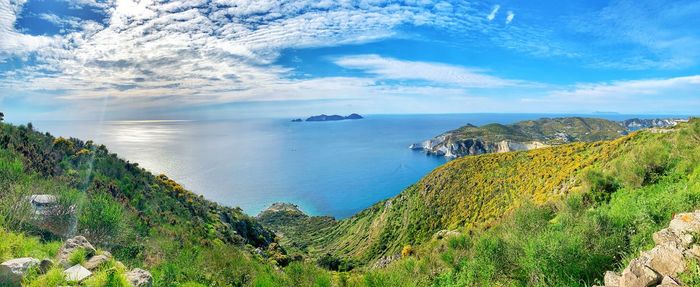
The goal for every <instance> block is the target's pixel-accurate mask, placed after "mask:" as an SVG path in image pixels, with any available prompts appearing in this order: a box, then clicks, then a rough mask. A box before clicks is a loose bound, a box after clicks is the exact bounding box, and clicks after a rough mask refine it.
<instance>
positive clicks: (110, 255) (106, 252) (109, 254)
mask: <svg viewBox="0 0 700 287" xmlns="http://www.w3.org/2000/svg"><path fill="white" fill-rule="evenodd" d="M102 255H104V256H107V258H112V253H109V251H102Z"/></svg>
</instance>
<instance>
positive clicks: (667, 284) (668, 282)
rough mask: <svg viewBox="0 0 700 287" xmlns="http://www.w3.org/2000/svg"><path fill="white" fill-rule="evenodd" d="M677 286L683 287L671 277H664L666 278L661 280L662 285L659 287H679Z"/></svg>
mask: <svg viewBox="0 0 700 287" xmlns="http://www.w3.org/2000/svg"><path fill="white" fill-rule="evenodd" d="M677 286H681V284H678V282H676V280H674V279H673V278H671V277H668V276H664V278H663V279H661V284H659V286H658V287H677Z"/></svg>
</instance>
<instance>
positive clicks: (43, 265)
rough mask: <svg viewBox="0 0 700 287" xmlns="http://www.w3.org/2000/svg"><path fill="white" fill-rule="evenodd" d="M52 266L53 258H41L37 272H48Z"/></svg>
mask: <svg viewBox="0 0 700 287" xmlns="http://www.w3.org/2000/svg"><path fill="white" fill-rule="evenodd" d="M52 267H53V260H51V259H48V258H47V259H42V260H41V262H39V272H41V274H45V273H46V272H49V270H50V269H51V268H52Z"/></svg>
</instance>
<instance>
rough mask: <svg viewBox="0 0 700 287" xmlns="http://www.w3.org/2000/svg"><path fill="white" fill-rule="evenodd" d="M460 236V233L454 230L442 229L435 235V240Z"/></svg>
mask: <svg viewBox="0 0 700 287" xmlns="http://www.w3.org/2000/svg"><path fill="white" fill-rule="evenodd" d="M460 234H461V233H459V231H456V230H444V229H443V230H440V231H438V232H436V233H435V238H437V239H443V238H448V237H452V236H458V235H460Z"/></svg>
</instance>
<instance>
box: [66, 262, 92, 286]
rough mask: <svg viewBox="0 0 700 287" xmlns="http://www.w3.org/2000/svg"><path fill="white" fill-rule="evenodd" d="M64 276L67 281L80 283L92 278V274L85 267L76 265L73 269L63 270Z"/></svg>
mask: <svg viewBox="0 0 700 287" xmlns="http://www.w3.org/2000/svg"><path fill="white" fill-rule="evenodd" d="M63 274H65V275H66V280H68V281H74V282H80V281H83V280H85V278H88V277H90V276H92V272H90V270H87V269H85V267H83V266H82V265H80V264H76V265H74V266H73V267H71V268H68V269H66V270H63Z"/></svg>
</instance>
